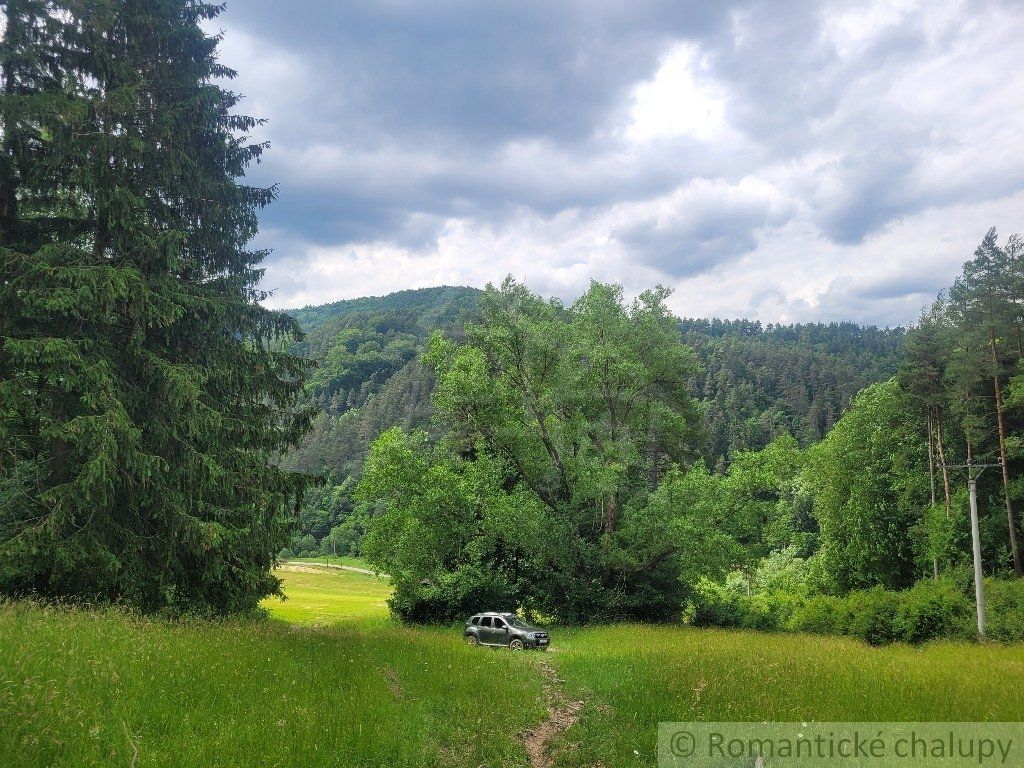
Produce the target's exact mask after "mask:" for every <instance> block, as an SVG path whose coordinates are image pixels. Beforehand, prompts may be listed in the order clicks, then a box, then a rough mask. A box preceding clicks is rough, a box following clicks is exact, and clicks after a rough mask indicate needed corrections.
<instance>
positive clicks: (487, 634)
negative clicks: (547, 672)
mask: <svg viewBox="0 0 1024 768" xmlns="http://www.w3.org/2000/svg"><path fill="white" fill-rule="evenodd" d="M462 635H463V637H465V638H466V642H467V643H469V644H470V645H493V646H495V647H498V646H500V647H504V648H508V649H509V650H510V651H523V650H527V649H530V648H539V649H540V650H542V651H546V650H547V649H548V643H549V642H550V638H549V637H548V633H547V632H545V631H544V630H543V629H540V628H539V627H532V626H530V625H529V624H527V623H526V622H525V621H523V620H522V619H521V618H519V617H518V616H516V615H515V614H514V613H498V612H497V611H488V612H487V613H478V614H476V615H475V616H471V617H470V618H469V621H467V622H466V629H465V631H464V632H463V633H462Z"/></svg>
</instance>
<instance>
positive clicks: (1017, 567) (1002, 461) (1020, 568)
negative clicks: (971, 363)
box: [988, 325, 1024, 576]
mask: <svg viewBox="0 0 1024 768" xmlns="http://www.w3.org/2000/svg"><path fill="white" fill-rule="evenodd" d="M988 341H989V348H990V349H991V350H992V384H993V388H994V390H995V399H996V425H997V426H998V427H999V465H1000V467H1001V469H1002V470H1003V501H1004V502H1005V504H1006V521H1007V523H1008V524H1009V527H1010V552H1011V553H1012V555H1013V573H1014V575H1015V576H1024V564H1022V563H1021V559H1020V548H1019V547H1018V546H1017V521H1016V520H1015V519H1014V516H1013V503H1012V502H1011V501H1010V468H1009V467H1008V466H1007V463H1006V425H1005V424H1004V423H1003V393H1002V386H1001V385H1000V383H999V356H998V355H997V354H996V329H995V327H994V326H992V325H989V327H988Z"/></svg>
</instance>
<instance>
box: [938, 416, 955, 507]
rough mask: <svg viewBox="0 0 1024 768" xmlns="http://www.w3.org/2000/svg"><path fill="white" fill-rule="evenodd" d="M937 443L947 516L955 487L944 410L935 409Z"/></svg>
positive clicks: (951, 505)
mask: <svg viewBox="0 0 1024 768" xmlns="http://www.w3.org/2000/svg"><path fill="white" fill-rule="evenodd" d="M935 445H936V447H937V448H938V449H939V466H940V467H941V468H942V490H943V491H944V492H945V496H946V517H947V518H948V517H949V516H950V515H951V514H952V509H953V489H952V487H951V486H950V484H949V464H948V462H947V461H946V447H945V444H944V443H943V441H942V412H941V411H940V410H939V409H938V408H936V409H935Z"/></svg>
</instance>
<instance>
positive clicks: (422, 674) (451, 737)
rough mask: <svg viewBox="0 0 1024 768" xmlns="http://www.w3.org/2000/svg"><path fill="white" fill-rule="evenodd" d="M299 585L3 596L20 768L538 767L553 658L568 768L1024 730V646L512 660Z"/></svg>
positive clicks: (722, 639)
mask: <svg viewBox="0 0 1024 768" xmlns="http://www.w3.org/2000/svg"><path fill="white" fill-rule="evenodd" d="M281 576H282V578H283V579H284V590H285V593H286V594H287V595H289V599H288V600H286V601H283V602H282V601H280V600H278V599H276V598H275V599H271V600H268V601H266V602H265V607H266V609H267V611H268V612H269V613H270V614H271V617H272V618H270V619H269V620H266V621H230V622H220V623H216V622H167V621H158V620H150V619H145V618H139V617H132V616H128V615H125V614H124V613H121V612H119V611H116V610H77V609H57V608H50V607H44V606H40V605H35V604H32V603H12V604H3V603H0V766H2V767H3V768H29V767H31V768H44V767H45V768H50V766H60V767H61V768H65V767H66V768H71V767H72V766H74V767H75V768H78V767H79V766H131V765H132V760H133V757H135V765H136V768H149V766H161V767H162V766H168V767H177V766H189V767H191V766H204V768H205V767H207V766H213V767H214V768H218V767H220V766H223V767H224V768H227V767H228V766H232V767H234V766H310V767H314V766H343V767H348V766H359V767H360V768H363V767H365V768H382V767H383V766H389V767H390V766H417V767H419V766H453V767H454V766H459V767H460V768H462V767H465V766H469V767H470V768H476V766H487V767H488V768H492V767H495V766H498V767H501V766H505V767H508V768H511V767H512V766H522V765H525V764H526V763H525V755H524V752H523V750H522V747H521V745H520V743H519V738H518V737H519V734H520V733H522V732H523V731H524V730H525V729H527V728H529V727H531V726H532V725H534V724H536V723H537V722H539V721H540V720H541V719H542V718H543V717H544V697H543V693H542V685H541V681H542V679H544V675H543V674H542V670H541V668H540V667H541V664H542V663H548V664H550V665H552V666H553V667H554V669H555V671H556V672H557V674H558V677H559V678H560V679H561V680H562V683H561V686H562V687H563V688H564V689H565V694H566V695H567V696H570V697H574V698H579V699H582V700H583V701H584V702H585V704H584V706H583V710H582V715H581V718H580V720H579V722H578V723H577V724H576V725H575V726H574V727H573V728H571V729H570V730H569V731H568V732H567V733H565V734H563V735H562V736H561V737H559V740H558V743H557V745H556V746H557V747H558V749H557V763H556V765H558V766H562V768H568V767H569V766H572V767H574V768H575V767H576V766H594V765H601V766H604V767H605V768H628V767H629V766H647V765H652V764H654V746H655V734H656V728H657V723H658V722H659V721H666V720H680V721H687V720H708V721H729V720H753V721H762V720H818V721H823V720H1021V719H1024V698H1022V697H1021V695H1020V692H1021V691H1024V647H1022V646H985V645H974V644H967V643H964V644H956V643H935V644H930V645H925V646H921V647H913V648H912V647H909V646H902V645H895V646H889V647H885V648H872V647H869V646H867V645H865V644H863V643H861V642H859V641H857V640H853V639H850V638H839V637H818V636H810V635H770V634H763V633H757V632H744V631H728V630H710V629H688V628H683V627H663V626H657V627H655V626H640V625H618V626H611V627H598V628H587V629H576V630H569V629H563V630H558V629H555V631H554V632H553V652H552V653H551V654H547V655H544V654H512V653H508V652H502V651H494V650H490V649H483V648H470V647H467V646H465V645H463V644H462V642H461V641H460V637H459V635H460V632H459V628H457V627H451V628H444V627H442V628H410V627H403V626H401V625H399V624H397V623H395V622H394V621H392V620H391V619H390V618H388V616H387V611H386V607H385V600H386V599H387V597H388V595H389V594H390V587H389V586H388V584H387V582H385V581H382V580H380V579H378V578H376V577H373V576H367V575H365V574H359V573H353V572H350V571H341V570H335V569H327V568H322V567H320V568H318V567H316V566H314V565H309V564H306V565H298V564H293V565H291V566H289V567H288V568H286V569H284V570H282V571H281ZM136 755H137V756H136Z"/></svg>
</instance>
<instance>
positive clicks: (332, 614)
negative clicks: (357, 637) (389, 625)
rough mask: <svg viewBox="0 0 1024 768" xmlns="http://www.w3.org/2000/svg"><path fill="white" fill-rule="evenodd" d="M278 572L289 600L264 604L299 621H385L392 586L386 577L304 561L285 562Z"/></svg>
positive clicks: (274, 613) (274, 612)
mask: <svg viewBox="0 0 1024 768" xmlns="http://www.w3.org/2000/svg"><path fill="white" fill-rule="evenodd" d="M279 575H280V576H281V578H282V580H283V581H284V590H285V596H286V598H287V599H285V600H281V599H279V598H269V599H267V600H264V601H263V607H264V608H266V609H267V611H268V612H269V613H270V614H271V615H272V616H275V617H277V618H279V619H282V620H284V621H290V622H294V623H296V624H321V625H324V624H337V623H338V622H341V621H344V620H357V621H360V622H364V623H365V622H368V621H373V620H380V621H383V620H386V619H387V618H388V606H387V603H386V602H385V601H386V600H387V599H388V596H389V595H390V594H391V587H389V586H388V584H387V582H386V581H384V580H383V579H379V578H377V577H376V576H370V575H368V574H364V573H356V572H354V571H343V570H338V569H333V568H330V569H328V568H318V567H316V565H313V564H307V563H306V562H304V561H294V560H293V561H290V562H288V563H286V564H284V565H283V566H282V567H281V569H280V571H279Z"/></svg>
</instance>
